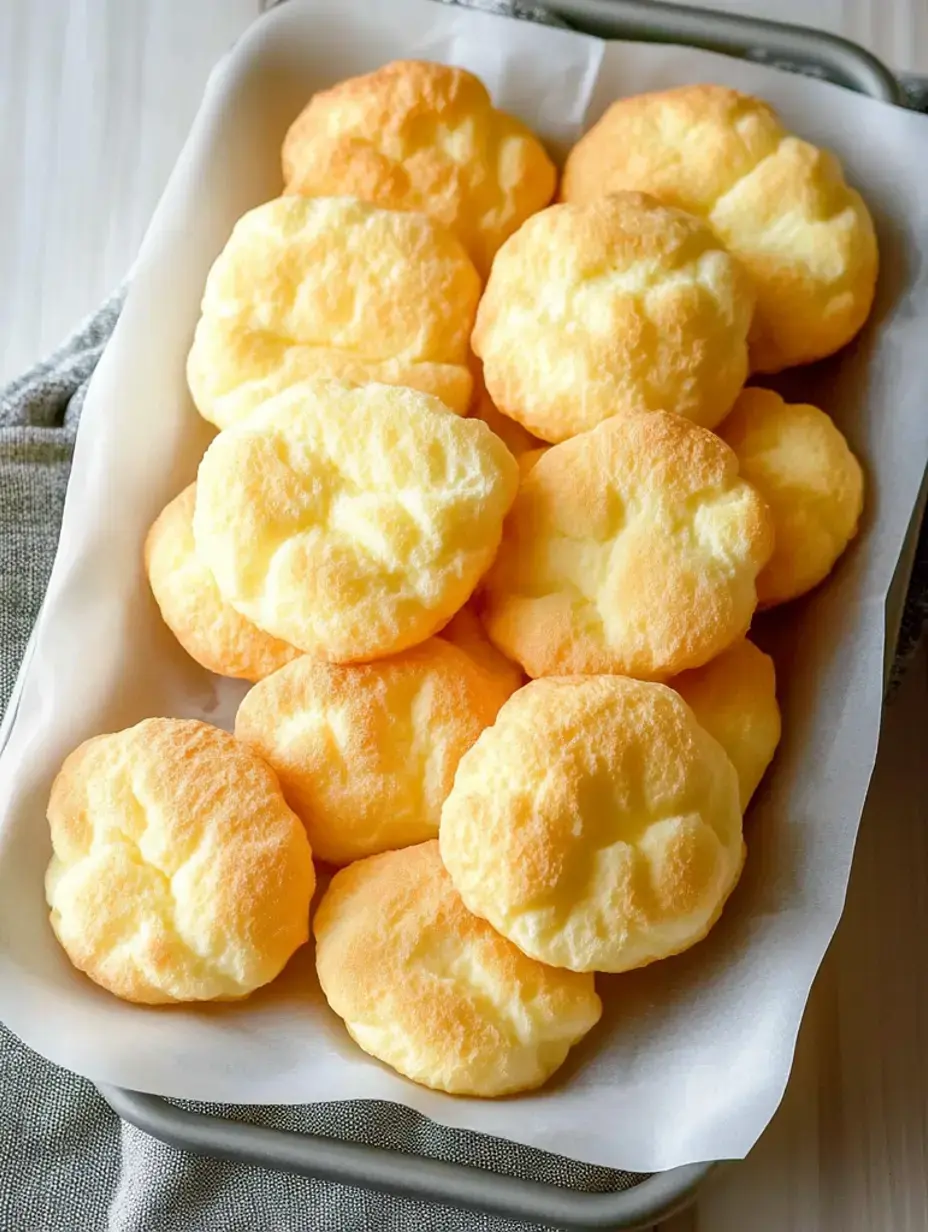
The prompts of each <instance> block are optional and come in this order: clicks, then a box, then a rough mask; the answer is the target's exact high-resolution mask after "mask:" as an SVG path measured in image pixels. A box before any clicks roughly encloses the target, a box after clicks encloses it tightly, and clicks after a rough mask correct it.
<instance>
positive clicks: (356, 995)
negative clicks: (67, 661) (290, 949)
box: [313, 841, 602, 1097]
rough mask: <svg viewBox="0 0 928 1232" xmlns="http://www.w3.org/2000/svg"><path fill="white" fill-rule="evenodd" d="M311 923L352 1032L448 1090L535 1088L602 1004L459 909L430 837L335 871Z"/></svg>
mask: <svg viewBox="0 0 928 1232" xmlns="http://www.w3.org/2000/svg"><path fill="white" fill-rule="evenodd" d="M313 931H314V933H315V936H316V966H317V969H318V972H319V980H320V983H321V984H322V990H323V992H324V993H325V996H326V1000H327V1001H328V1003H329V1005H330V1006H331V1007H332V1009H333V1010H334V1011H335V1013H336V1014H338V1016H339V1017H340V1018H342V1019H344V1022H345V1026H346V1027H347V1028H348V1032H349V1034H350V1035H351V1037H352V1039H353V1040H354V1041H355V1042H356V1043H357V1044H358V1045H360V1047H361V1048H363V1049H364V1051H365V1052H367V1053H370V1055H371V1056H373V1057H377V1059H378V1060H380V1061H383V1062H385V1063H386V1064H387V1065H390V1066H392V1067H393V1069H395V1070H398V1071H399V1072H400V1073H401V1074H403V1075H405V1077H407V1078H411V1079H412V1080H413V1082H418V1083H420V1084H421V1085H422V1086H427V1087H432V1088H434V1089H435V1090H439V1091H447V1092H448V1093H449V1094H451V1095H477V1096H485V1097H489V1096H497V1095H513V1094H515V1093H516V1092H517V1091H529V1090H532V1089H533V1088H535V1087H538V1086H541V1084H542V1083H543V1082H544V1081H545V1080H546V1079H547V1078H549V1077H550V1076H551V1074H553V1073H554V1071H555V1070H556V1069H557V1068H558V1066H559V1065H561V1063H562V1062H563V1061H564V1059H565V1057H566V1056H567V1053H568V1051H569V1050H570V1048H571V1046H572V1045H573V1044H575V1043H577V1041H578V1040H580V1039H582V1038H583V1036H584V1035H586V1033H587V1032H588V1031H589V1030H590V1029H591V1028H592V1027H594V1026H595V1025H596V1023H597V1022H598V1020H599V1016H600V1014H601V1012H602V1005H601V1003H600V1000H599V997H598V996H597V995H596V991H595V989H594V987H593V977H592V976H590V975H579V974H576V973H574V972H572V971H554V970H552V969H551V968H550V967H545V966H542V964H541V963H537V962H534V961H533V960H532V959H531V958H527V957H526V956H525V955H524V954H522V953H520V951H519V950H518V949H516V947H515V946H514V945H511V944H510V943H509V942H508V941H506V940H504V939H503V938H502V937H501V936H499V934H498V933H496V932H494V931H493V929H492V928H491V927H490V926H489V924H487V923H485V922H484V921H483V920H480V919H477V917H476V916H473V915H471V914H470V913H469V912H468V911H467V910H466V909H465V907H464V905H463V903H462V902H461V900H460V898H459V897H458V895H457V894H456V893H455V890H454V887H453V886H452V884H451V879H450V877H449V876H448V874H447V873H446V872H445V870H444V868H443V867H442V863H441V860H440V858H439V854H438V844H437V843H436V842H434V841H433V842H430V843H423V844H421V845H420V846H418V847H408V848H407V849H406V850H405V851H391V852H388V853H386V854H384V855H379V856H371V858H370V859H368V860H362V861H360V862H359V863H358V864H352V865H351V867H350V868H346V869H343V870H342V872H340V873H337V874H336V876H335V877H334V878H333V880H332V882H331V884H330V885H329V888H328V890H327V891H326V893H325V896H324V897H323V899H322V902H321V903H320V904H319V910H318V911H317V912H316V916H315V920H314V922H313Z"/></svg>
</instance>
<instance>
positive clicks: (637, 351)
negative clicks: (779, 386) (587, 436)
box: [471, 193, 754, 442]
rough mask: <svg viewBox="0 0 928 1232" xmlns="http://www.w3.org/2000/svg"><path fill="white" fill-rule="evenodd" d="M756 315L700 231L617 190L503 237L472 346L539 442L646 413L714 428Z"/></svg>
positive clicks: (507, 410) (497, 391)
mask: <svg viewBox="0 0 928 1232" xmlns="http://www.w3.org/2000/svg"><path fill="white" fill-rule="evenodd" d="M753 308H754V292H753V290H752V287H751V283H750V279H749V278H748V276H747V274H746V273H745V272H744V271H743V270H742V269H741V267H740V266H739V265H738V263H737V262H736V261H735V260H734V259H733V258H732V257H731V256H730V255H729V254H728V253H727V252H726V251H725V249H724V247H723V246H722V244H721V243H720V242H719V240H718V239H717V238H716V236H715V235H714V234H713V233H712V231H711V230H710V229H709V227H707V226H706V224H705V223H703V222H700V220H699V219H698V218H694V217H693V216H692V215H689V214H684V213H682V212H681V211H680V210H675V209H671V208H669V207H667V206H665V205H661V204H660V202H658V201H656V200H655V199H654V198H653V197H647V196H645V195H644V194H642V193H620V194H617V195H615V196H612V197H604V198H602V199H600V200H597V201H593V202H591V203H590V204H589V205H583V206H579V205H572V204H571V205H555V206H551V207H550V208H549V209H547V210H543V211H542V212H541V213H540V214H536V215H535V216H534V217H533V218H530V219H529V220H528V222H526V223H524V224H523V226H522V227H521V228H520V229H519V230H518V231H517V232H516V234H515V235H513V236H512V237H511V238H510V239H508V240H507V241H506V243H505V244H504V245H503V247H502V248H501V249H500V251H499V253H498V255H497V257H496V260H495V261H494V263H493V270H492V272H491V274H490V279H489V282H488V283H487V288H486V291H485V293H484V296H483V299H482V300H481V301H480V307H479V308H478V310H477V320H476V323H475V326H474V332H473V336H472V339H471V344H472V346H473V348H474V351H475V352H476V354H477V355H478V356H479V357H480V358H481V359H482V360H483V374H484V380H485V381H486V387H487V390H488V391H489V394H490V397H491V398H492V400H493V402H494V403H495V404H496V406H497V407H498V408H499V410H500V411H502V412H503V413H504V414H505V415H508V416H510V417H511V418H512V419H516V420H518V421H519V423H521V424H522V425H523V426H524V427H525V428H527V429H528V431H529V432H532V433H534V434H535V435H536V436H538V437H541V438H542V439H543V440H545V441H554V442H557V441H564V440H567V439H568V438H569V437H571V436H576V435H577V433H579V432H586V431H588V430H589V429H590V428H594V427H596V425H597V424H599V423H601V422H602V421H603V420H604V419H609V418H610V417H611V416H613V415H628V414H634V413H636V412H638V411H655V410H666V411H675V412H676V413H677V414H678V415H681V416H683V417H684V418H685V419H691V420H693V421H694V422H695V423H699V424H703V425H704V426H705V427H707V428H712V427H714V426H715V425H716V424H717V423H719V422H720V420H721V419H722V418H723V417H724V416H725V414H726V412H727V411H728V410H729V409H730V407H731V405H732V403H733V402H734V400H735V398H736V397H737V395H738V393H739V391H740V389H741V387H742V385H743V384H744V380H745V377H746V375H747V370H748V352H747V336H748V329H749V327H750V323H751V314H752V312H753Z"/></svg>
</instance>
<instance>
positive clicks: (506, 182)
mask: <svg viewBox="0 0 928 1232" xmlns="http://www.w3.org/2000/svg"><path fill="white" fill-rule="evenodd" d="M282 160H283V171H284V181H285V184H286V192H288V193H303V194H305V195H307V196H312V197H320V196H323V197H326V196H342V195H345V196H352V197H360V198H361V199H362V200H363V201H372V202H374V203H375V204H377V205H380V206H385V207H387V208H388V209H391V210H421V211H422V212H423V213H424V214H430V215H431V216H432V217H433V218H436V219H437V220H438V221H439V222H441V223H444V224H445V226H447V227H449V228H450V229H451V230H452V231H454V232H455V234H456V235H457V236H458V238H459V239H460V240H461V242H462V243H463V244H464V246H465V248H466V249H467V251H468V252H469V253H470V255H471V257H472V259H473V262H474V264H475V265H476V266H477V268H478V270H480V272H481V273H482V274H483V275H484V276H485V275H486V273H487V271H488V270H489V268H490V263H491V261H492V260H493V256H494V253H495V252H496V250H497V249H498V248H499V246H500V244H502V242H503V240H505V239H506V237H507V236H509V235H511V234H512V232H513V231H515V230H516V228H517V227H518V226H519V225H520V224H521V223H522V222H523V221H524V220H525V219H526V218H527V217H528V216H529V215H530V214H534V213H535V211H536V210H540V209H542V208H543V207H544V206H546V205H547V204H548V202H549V201H550V200H551V198H552V197H553V196H554V187H555V182H556V179H557V173H556V171H555V169H554V164H553V163H552V162H551V160H550V158H549V157H548V155H547V154H546V153H545V151H544V147H543V146H542V144H541V142H540V141H538V139H537V138H536V137H534V136H533V135H532V133H530V132H529V130H528V129H527V128H526V127H525V125H524V124H521V123H520V122H519V121H518V120H516V119H515V118H514V117H513V116H511V115H507V114H506V112H504V111H498V110H497V109H496V108H495V107H494V106H493V104H492V102H491V100H490V96H489V94H488V93H487V91H486V88H485V87H484V85H483V84H482V82H480V81H479V80H478V79H477V78H476V77H474V76H473V75H472V74H471V73H468V72H466V71H465V70H464V69H461V68H454V67H452V66H451V65H447V64H432V63H430V62H427V61H422V60H396V61H394V62H393V63H392V64H385V65H384V66H383V68H380V69H377V71H376V72H373V73H367V74H365V75H364V76H363V77H351V78H349V79H348V80H347V81H342V82H340V83H339V84H338V85H336V86H333V87H332V89H330V90H324V91H322V92H320V93H319V94H316V95H314V96H313V97H312V98H311V99H310V101H309V103H308V104H307V105H306V107H305V108H304V109H303V111H302V112H301V113H300V114H299V116H297V118H296V120H294V122H293V124H292V125H291V126H290V129H289V131H288V133H287V136H286V139H285V140H284V144H283V150H282Z"/></svg>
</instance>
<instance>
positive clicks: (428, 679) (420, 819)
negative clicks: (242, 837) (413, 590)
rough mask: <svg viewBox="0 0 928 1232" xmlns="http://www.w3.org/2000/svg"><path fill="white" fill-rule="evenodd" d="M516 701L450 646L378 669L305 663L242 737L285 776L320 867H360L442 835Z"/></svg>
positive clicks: (265, 698)
mask: <svg viewBox="0 0 928 1232" xmlns="http://www.w3.org/2000/svg"><path fill="white" fill-rule="evenodd" d="M506 696H507V694H506V693H504V692H503V691H502V690H501V689H500V687H499V685H498V684H497V682H496V680H495V679H494V678H492V677H490V676H488V675H487V674H485V673H484V672H483V671H482V670H481V669H480V668H478V667H477V666H476V665H475V664H474V663H473V662H472V661H471V659H470V658H469V657H468V656H467V655H466V654H465V653H464V652H463V651H462V650H459V649H458V648H457V647H456V646H452V645H451V644H450V643H448V642H446V641H443V640H442V639H441V638H430V639H429V640H428V641H427V642H423V643H422V645H421V646H415V647H413V648H412V649H411V650H406V651H404V652H403V653H402V654H399V655H394V656H392V657H391V658H389V659H381V660H379V661H378V662H376V663H355V664H348V665H336V664H332V663H320V662H317V661H316V660H314V659H311V658H310V657H309V656H308V655H304V656H303V657H302V658H300V659H298V660H297V661H296V662H295V663H291V664H290V665H289V666H288V667H285V668H283V669H282V670H281V671H279V672H275V674H274V675H273V676H269V677H268V678H267V679H266V680H263V681H262V682H261V683H260V684H258V685H256V686H255V687H254V688H253V689H252V690H251V691H250V692H249V693H248V695H247V696H246V697H245V699H244V701H243V702H242V704H241V706H240V707H239V711H238V716H237V717H236V720H235V735H236V736H237V738H238V739H239V740H241V741H242V742H243V743H245V744H247V745H248V746H249V748H252V749H254V751H255V752H256V753H257V754H258V755H259V756H260V757H263V758H264V760H265V761H266V762H267V763H268V765H269V766H271V767H272V768H273V769H274V771H275V772H276V773H277V775H278V777H279V778H280V783H281V787H282V788H283V792H284V795H285V796H286V798H287V801H288V803H289V804H290V807H291V808H292V809H293V810H294V811H295V812H296V813H297V815H298V816H299V817H300V818H301V819H302V821H303V823H304V825H305V826H306V831H307V833H308V834H309V840H310V843H311V844H312V848H313V851H314V852H315V854H316V856H317V857H318V858H319V859H321V860H326V861H327V862H329V863H331V864H349V863H350V862H351V861H352V860H359V859H361V858H362V857H364V856H369V855H374V854H375V853H377V852H380V851H388V850H390V849H392V848H397V847H408V846H410V845H411V844H413V843H421V842H424V841H425V840H426V839H430V838H435V837H436V836H437V835H438V821H439V817H440V815H441V806H442V804H443V803H444V800H445V797H446V796H447V794H448V792H449V791H450V790H451V784H452V782H453V781H454V772H455V770H456V769H457V765H458V762H459V761H460V759H461V756H462V755H463V754H464V753H465V752H466V751H467V749H469V748H470V746H471V745H472V744H473V742H474V741H475V740H476V739H477V737H478V736H479V735H480V733H481V732H482V731H483V729H484V728H485V727H486V726H487V725H488V724H490V723H492V722H493V720H494V718H495V717H496V713H497V711H498V710H499V708H500V706H501V705H502V703H503V701H505V698H506Z"/></svg>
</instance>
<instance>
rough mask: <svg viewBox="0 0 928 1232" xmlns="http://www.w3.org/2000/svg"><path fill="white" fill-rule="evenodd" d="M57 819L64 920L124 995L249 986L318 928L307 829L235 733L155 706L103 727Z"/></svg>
mask: <svg viewBox="0 0 928 1232" xmlns="http://www.w3.org/2000/svg"><path fill="white" fill-rule="evenodd" d="M48 820H49V825H50V826H51V837H52V849H53V853H54V854H53V855H52V859H51V863H50V864H49V866H48V872H47V873H46V877H45V892H46V896H47V899H48V904H49V907H50V908H51V922H52V927H53V928H54V930H55V934H56V936H57V937H58V940H59V941H60V942H61V944H62V946H63V947H64V949H65V951H66V953H67V955H68V957H69V958H70V960H71V962H72V963H73V964H74V966H75V967H77V968H78V969H79V970H80V971H83V972H84V973H85V974H86V975H88V976H90V978H91V979H92V980H94V981H96V983H98V984H100V985H102V986H103V987H104V988H106V989H108V990H109V991H110V992H112V993H115V995H116V996H117V997H122V998H124V999H125V1000H127V1001H138V1002H143V1003H146V1004H149V1005H157V1004H161V1003H166V1002H172V1001H209V1000H214V999H223V1000H228V999H232V998H237V997H246V996H248V994H249V993H250V992H253V991H254V990H255V989H256V988H260V987H261V985H262V984H267V983H268V982H269V981H270V980H272V979H274V977H275V976H276V975H278V974H279V973H280V971H281V970H282V969H283V966H284V964H285V963H286V962H287V960H288V959H289V958H290V956H291V954H293V952H294V951H295V950H297V949H298V948H299V947H300V946H301V945H302V944H303V942H304V941H306V940H307V938H308V935H309V902H310V899H311V898H312V893H313V889H314V886H315V875H314V872H313V862H312V858H311V855H310V848H309V843H308V841H307V838H306V832H305V830H304V829H303V826H302V824H301V823H300V820H299V818H298V817H297V816H296V815H295V814H294V813H293V812H291V810H290V809H289V808H288V807H287V804H286V802H285V800H284V797H283V794H282V792H281V790H280V787H279V785H278V782H277V778H276V777H275V775H274V772H273V771H272V770H271V769H270V767H269V766H267V765H265V763H264V762H263V761H261V759H260V758H259V757H257V756H255V754H254V753H253V752H252V751H251V750H250V749H247V748H245V746H244V745H241V744H239V743H238V741H237V740H236V739H235V738H234V737H233V736H230V735H229V734H228V732H224V731H220V730H219V729H218V728H216V727H210V726H209V725H208V724H206V723H197V722H193V721H191V720H185V719H146V720H145V721H144V722H142V723H139V724H137V725H136V726H135V727H130V728H128V729H127V730H126V731H121V732H115V733H113V734H112V735H106V736H96V737H95V738H94V739H92V740H88V741H86V742H85V743H84V744H82V745H81V746H80V747H79V748H77V749H75V750H74V752H73V753H71V755H70V756H69V757H68V758H66V760H65V762H64V765H63V766H62V767H61V770H60V771H59V773H58V777H57V778H56V779H55V782H54V784H53V786H52V791H51V799H50V800H49V802H48Z"/></svg>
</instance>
